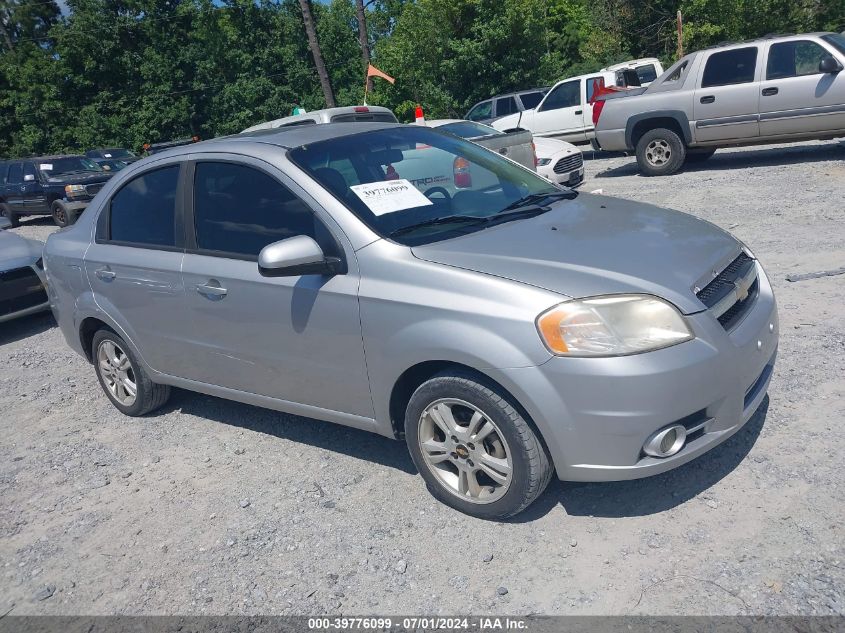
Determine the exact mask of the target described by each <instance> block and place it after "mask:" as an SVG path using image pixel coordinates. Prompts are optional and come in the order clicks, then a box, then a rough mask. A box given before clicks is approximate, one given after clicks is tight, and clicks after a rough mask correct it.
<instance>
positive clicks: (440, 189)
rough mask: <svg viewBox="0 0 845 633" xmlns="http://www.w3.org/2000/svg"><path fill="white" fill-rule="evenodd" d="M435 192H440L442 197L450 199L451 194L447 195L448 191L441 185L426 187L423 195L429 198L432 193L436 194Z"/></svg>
mask: <svg viewBox="0 0 845 633" xmlns="http://www.w3.org/2000/svg"><path fill="white" fill-rule="evenodd" d="M436 193H441V194H443V197H444V198H445V199H446V200H451V199H452V196H450V195H449V192H448V191H446V190H445V189H444V188H443V187H431V188H429V189H426V190H425V191H423V195H424V196H425V197H426V198H431V196H433V195H434V194H436Z"/></svg>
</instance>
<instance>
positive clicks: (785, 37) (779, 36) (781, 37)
mask: <svg viewBox="0 0 845 633" xmlns="http://www.w3.org/2000/svg"><path fill="white" fill-rule="evenodd" d="M822 35H834V33H833V32H831V31H813V32H811V33H772V34H769V35H764V36H763V37H756V38H753V39H748V40H739V41H736V42H719V43H718V44H714V45H713V46H708V47H707V48H703V49H701V50H702V51H710V50H713V49H717V48H726V49H727V48H732V47H739V46H748V45H749V44H761V43H763V42H775V41H776V42H788V41H790V40H800V39H803V38H805V37H821V36H822ZM696 52H701V51H696ZM692 54H695V53H692Z"/></svg>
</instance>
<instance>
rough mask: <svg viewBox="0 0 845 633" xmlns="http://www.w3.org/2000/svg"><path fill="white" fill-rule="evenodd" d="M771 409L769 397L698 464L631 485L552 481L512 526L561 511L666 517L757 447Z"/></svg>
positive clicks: (617, 516) (608, 515) (693, 463)
mask: <svg viewBox="0 0 845 633" xmlns="http://www.w3.org/2000/svg"><path fill="white" fill-rule="evenodd" d="M768 410H769V396H766V397H765V399H764V400H763V402H762V404H761V405H760V408H759V409H757V412H756V413H755V414H754V415H753V416H752V417H751V419H750V420H749V421H748V422H747V423H746V424H745V426H744V427H743V428H742V429H740V430H739V431H738V432H737V433H736V435H734V436H733V437H731V438H730V439H728V440H727V441H725V442H724V443H723V444H720V445H719V446H717V447H715V448H713V449H712V450H710V451H708V452H707V453H705V454H704V455H701V456H700V457H698V458H697V459H694V460H693V461H691V462H689V463H687V464H684V465H683V466H680V467H678V468H676V469H675V470H671V471H669V472H667V473H663V474H662V475H655V476H653V477H647V478H645V479H635V480H632V481H617V482H608V483H573V482H560V481H553V482H552V483H551V484H550V485H549V487H548V489H547V490H546V492H545V493H544V494H543V495H542V496H541V497H540V498H539V499H538V500H537V501H536V502H535V503H534V505H532V506H531V507H529V508H528V509H527V510H526V511H525V512H523V513H522V514H520V515H518V516H516V517H514V521H516V522H520V523H522V522H527V521H533V520H534V519H537V518H539V517H541V516H543V515H545V514H546V513H548V512H550V511H551V510H552V509H554V508H555V507H556V506H557V504H560V505H561V506H563V509H564V510H566V513H567V514H569V515H572V516H593V517H606V518H620V517H632V516H647V515H649V514H656V513H658V512H664V511H666V510H669V509H671V508H674V507H675V506H678V505H681V504H682V503H685V502H686V501H689V500H690V499H692V498H694V497H696V496H698V495H699V494H701V493H702V492H704V491H705V490H707V489H708V488H710V487H711V486H713V485H714V484H716V483H717V482H719V481H720V480H721V479H722V478H724V477H726V476H727V475H728V474H730V473H731V472H732V471H733V470H734V469H735V468H736V467H737V466H738V465H739V464H740V463H741V462H742V461H743V460H744V459H745V458H746V456H747V455H748V453H749V452H750V451H751V448H752V447H753V446H754V444H755V443H756V442H757V438H758V437H759V436H760V432H761V431H762V430H763V424H764V423H765V421H766V415H767V414H768Z"/></svg>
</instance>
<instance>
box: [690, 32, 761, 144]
mask: <svg viewBox="0 0 845 633" xmlns="http://www.w3.org/2000/svg"><path fill="white" fill-rule="evenodd" d="M761 67H762V55H760V48H759V46H744V47H742V48H732V49H728V50H718V49H716V50H714V51H712V52H710V53H709V54H707V58H706V59H705V60H704V71H703V72H702V73H701V75H700V76H699V78H698V83H697V84H696V90H695V95H694V101H693V119H694V120H695V140H696V141H700V142H707V141H720V140H735V139H739V140H744V139H755V138H757V137H758V136H759V135H760V127H759V124H758V116H759V112H758V108H759V91H760V77H761Z"/></svg>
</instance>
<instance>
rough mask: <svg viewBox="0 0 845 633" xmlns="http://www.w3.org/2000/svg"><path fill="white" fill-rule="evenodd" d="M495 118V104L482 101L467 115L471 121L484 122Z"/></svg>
mask: <svg viewBox="0 0 845 633" xmlns="http://www.w3.org/2000/svg"><path fill="white" fill-rule="evenodd" d="M492 116H493V102H492V101H482V102H481V103H479V104H478V105H477V106H475V107H474V108H473V109H472V110H470V111H469V112H468V113H467V118H468V119H469V120H470V121H482V120H484V119H489V118H490V117H492Z"/></svg>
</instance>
